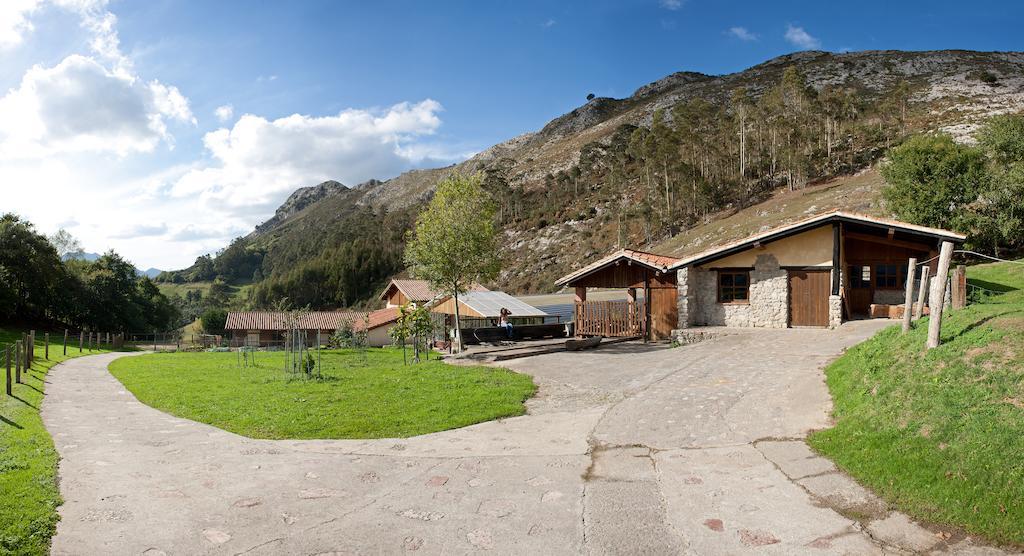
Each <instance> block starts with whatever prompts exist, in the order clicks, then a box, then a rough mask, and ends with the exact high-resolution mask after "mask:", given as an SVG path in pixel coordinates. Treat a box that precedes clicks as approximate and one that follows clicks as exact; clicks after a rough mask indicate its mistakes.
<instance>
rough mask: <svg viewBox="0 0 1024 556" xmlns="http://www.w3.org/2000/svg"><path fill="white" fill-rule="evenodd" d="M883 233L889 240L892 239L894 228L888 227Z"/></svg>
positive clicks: (894, 232)
mask: <svg viewBox="0 0 1024 556" xmlns="http://www.w3.org/2000/svg"><path fill="white" fill-rule="evenodd" d="M885 235H886V237H888V238H889V240H890V241H892V238H893V236H895V235H896V228H889V230H888V231H887V232H886V233H885Z"/></svg>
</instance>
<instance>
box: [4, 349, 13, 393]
mask: <svg viewBox="0 0 1024 556" xmlns="http://www.w3.org/2000/svg"><path fill="white" fill-rule="evenodd" d="M4 367H6V368H7V395H8V396H13V395H14V394H13V390H12V389H11V346H4Z"/></svg>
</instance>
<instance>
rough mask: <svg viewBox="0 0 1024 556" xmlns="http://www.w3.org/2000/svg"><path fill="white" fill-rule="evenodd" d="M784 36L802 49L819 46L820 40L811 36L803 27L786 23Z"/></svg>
mask: <svg viewBox="0 0 1024 556" xmlns="http://www.w3.org/2000/svg"><path fill="white" fill-rule="evenodd" d="M785 37H786V40H787V41H788V42H789V43H790V44H792V45H794V46H797V47H800V48H803V49H816V48H821V41H820V40H818V39H817V38H815V37H812V36H811V34H810V33H808V32H807V31H805V30H804V28H803V27H797V26H794V25H792V24H790V25H787V26H786V34H785Z"/></svg>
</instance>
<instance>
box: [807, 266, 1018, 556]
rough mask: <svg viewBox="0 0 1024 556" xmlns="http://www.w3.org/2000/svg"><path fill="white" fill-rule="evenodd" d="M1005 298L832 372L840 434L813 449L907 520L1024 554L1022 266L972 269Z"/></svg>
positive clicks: (896, 334) (818, 436) (819, 437)
mask: <svg viewBox="0 0 1024 556" xmlns="http://www.w3.org/2000/svg"><path fill="white" fill-rule="evenodd" d="M968 279H969V281H971V282H972V283H976V284H979V285H981V286H983V287H985V288H988V289H994V290H1001V291H1006V293H1003V294H1001V295H995V296H991V297H989V298H987V299H984V300H982V301H981V302H979V303H975V304H972V305H969V306H968V307H967V308H966V309H962V310H958V311H952V312H950V313H947V317H946V318H945V319H943V327H942V345H941V346H940V347H939V348H936V349H934V350H931V351H930V352H929V351H925V349H924V344H925V338H926V336H927V331H928V320H927V319H922V320H921V321H920V322H919V323H917V325H916V326H915V327H914V329H913V331H912V332H911V333H909V334H907V335H906V336H903V335H901V334H900V330H899V327H898V326H896V327H890V328H887V329H886V330H884V331H882V332H880V333H879V334H878V335H877V336H875V337H874V338H872V339H871V340H869V341H867V342H864V343H863V344H860V345H858V346H856V347H854V348H852V349H850V350H849V351H848V352H847V353H846V354H845V355H843V356H842V357H841V358H839V359H838V360H837V361H836V362H835V363H833V364H832V365H831V366H829V368H828V369H827V370H826V375H827V382H828V386H829V389H830V390H831V392H832V397H833V399H834V400H835V419H836V426H835V427H834V428H832V429H829V430H825V431H821V432H818V433H815V434H813V435H812V436H811V438H810V443H811V445H812V446H813V447H814V448H815V449H816V450H818V451H819V452H821V453H822V454H824V455H826V456H828V457H829V458H832V459H833V460H834V461H835V462H836V463H837V464H838V465H839V466H840V467H842V468H843V469H844V470H845V471H847V472H849V473H850V474H851V475H853V476H854V477H855V478H856V479H857V480H858V481H860V482H861V483H863V484H865V485H867V486H870V487H871V488H872V489H874V490H875V492H876V493H878V494H879V495H881V496H882V497H884V498H885V499H886V500H888V501H889V502H890V503H892V504H894V505H895V506H896V507H897V508H899V509H900V510H902V511H904V512H906V513H908V514H910V515H912V516H914V517H916V518H919V519H922V520H925V521H929V522H933V523H937V524H943V525H947V526H952V527H956V528H960V529H963V530H965V531H967V532H969V533H975V534H980V535H982V536H984V537H987V538H989V539H991V540H994V541H997V542H1002V543H1010V544H1015V545H1018V546H1019V545H1024V266H1021V265H1011V264H1006V263H1003V264H989V265H979V266H975V267H969V268H968Z"/></svg>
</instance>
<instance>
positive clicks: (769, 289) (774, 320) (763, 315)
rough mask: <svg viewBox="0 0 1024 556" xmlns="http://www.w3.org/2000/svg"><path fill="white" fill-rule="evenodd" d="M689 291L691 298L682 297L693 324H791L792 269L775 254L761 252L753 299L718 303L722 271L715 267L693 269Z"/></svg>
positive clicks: (753, 275)
mask: <svg viewBox="0 0 1024 556" xmlns="http://www.w3.org/2000/svg"><path fill="white" fill-rule="evenodd" d="M686 293H687V299H685V300H681V301H680V303H681V305H680V308H682V306H683V305H682V304H684V303H685V305H686V307H687V311H688V319H689V321H688V322H689V323H690V324H696V325H705V326H740V327H750V326H756V327H764V328H785V327H786V326H787V325H788V319H789V278H788V273H787V272H786V271H785V270H784V269H782V268H779V261H778V260H776V258H775V256H774V255H771V254H760V255H758V256H757V261H756V262H755V263H754V269H753V270H752V271H751V272H750V300H749V303H718V272H717V271H714V270H703V269H700V268H691V269H689V272H688V275H687V289H686ZM680 297H682V290H680ZM680 315H682V313H680ZM680 320H682V316H680Z"/></svg>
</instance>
